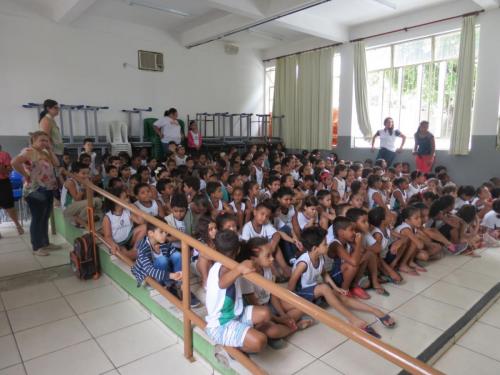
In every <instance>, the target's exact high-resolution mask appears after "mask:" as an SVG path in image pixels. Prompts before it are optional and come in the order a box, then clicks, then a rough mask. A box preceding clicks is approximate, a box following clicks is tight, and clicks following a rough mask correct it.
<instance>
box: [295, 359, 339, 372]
mask: <svg viewBox="0 0 500 375" xmlns="http://www.w3.org/2000/svg"><path fill="white" fill-rule="evenodd" d="M320 374H329V375H342V373H341V372H338V371H337V370H335V369H333V368H332V367H330V366H328V365H327V364H325V363H324V362H322V361H320V360H319V359H318V360H316V361H314V362H313V363H311V364H310V365H307V366H306V367H304V368H303V369H302V370H300V371H299V372H296V373H295V375H320Z"/></svg>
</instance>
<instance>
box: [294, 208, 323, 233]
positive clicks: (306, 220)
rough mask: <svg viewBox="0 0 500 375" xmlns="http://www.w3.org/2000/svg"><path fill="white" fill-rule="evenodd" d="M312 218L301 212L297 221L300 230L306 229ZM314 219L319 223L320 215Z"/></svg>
mask: <svg viewBox="0 0 500 375" xmlns="http://www.w3.org/2000/svg"><path fill="white" fill-rule="evenodd" d="M310 220H311V219H309V218H307V217H306V215H304V213H303V212H299V213H298V214H297V222H298V223H299V228H300V230H302V229H304V228H305V227H306V225H307V224H309V221H310ZM314 220H315V221H316V223H317V222H318V217H317V216H316V218H315V219H314Z"/></svg>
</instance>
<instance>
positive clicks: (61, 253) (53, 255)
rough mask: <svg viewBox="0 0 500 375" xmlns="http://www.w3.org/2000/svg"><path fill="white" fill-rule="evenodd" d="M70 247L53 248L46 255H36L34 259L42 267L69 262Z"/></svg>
mask: <svg viewBox="0 0 500 375" xmlns="http://www.w3.org/2000/svg"><path fill="white" fill-rule="evenodd" d="M69 252H70V249H61V250H53V251H51V252H50V256H48V257H37V258H36V260H37V261H38V263H40V264H41V266H42V267H43V268H49V267H55V266H61V265H63V264H69Z"/></svg>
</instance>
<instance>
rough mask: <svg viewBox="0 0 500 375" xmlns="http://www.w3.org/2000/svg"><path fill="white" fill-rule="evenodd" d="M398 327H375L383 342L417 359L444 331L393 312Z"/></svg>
mask: <svg viewBox="0 0 500 375" xmlns="http://www.w3.org/2000/svg"><path fill="white" fill-rule="evenodd" d="M391 316H392V317H393V318H394V320H395V321H396V324H397V325H396V327H394V328H392V329H391V328H386V327H384V326H383V325H382V323H379V322H377V323H375V324H374V325H373V327H374V328H375V329H376V331H377V332H378V333H379V334H380V335H381V336H382V341H384V342H386V343H388V344H390V345H392V346H394V347H396V348H398V349H400V350H402V351H404V352H406V353H408V354H409V355H411V356H413V357H416V356H418V355H419V354H420V353H421V352H422V351H424V349H425V348H427V347H428V346H429V345H430V344H431V343H432V342H433V341H434V340H435V339H436V338H437V337H438V336H439V335H440V334H441V333H442V331H441V330H439V329H437V328H434V327H431V326H428V325H426V324H423V323H420V322H417V321H415V320H413V319H409V318H406V317H404V316H402V315H401V314H398V313H395V312H392V313H391Z"/></svg>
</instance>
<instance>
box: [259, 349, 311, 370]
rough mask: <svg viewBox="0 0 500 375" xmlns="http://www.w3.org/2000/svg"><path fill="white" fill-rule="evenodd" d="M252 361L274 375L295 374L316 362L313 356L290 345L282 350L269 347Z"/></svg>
mask: <svg viewBox="0 0 500 375" xmlns="http://www.w3.org/2000/svg"><path fill="white" fill-rule="evenodd" d="M252 359H253V360H254V361H255V362H256V363H257V364H258V365H259V366H261V367H262V368H263V369H264V370H266V371H267V372H268V373H269V374H273V375H274V374H276V375H281V374H283V375H284V374H293V373H295V372H297V371H299V370H300V369H302V368H304V367H306V366H307V365H308V364H310V363H312V362H314V360H315V358H314V357H313V356H311V355H310V354H307V353H306V352H304V351H303V350H301V349H299V348H297V347H296V346H295V345H292V344H290V343H289V344H287V346H286V347H285V348H283V349H281V350H273V349H271V348H269V347H268V348H266V349H265V350H264V351H262V352H261V353H259V354H258V355H255V356H253V357H252Z"/></svg>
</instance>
